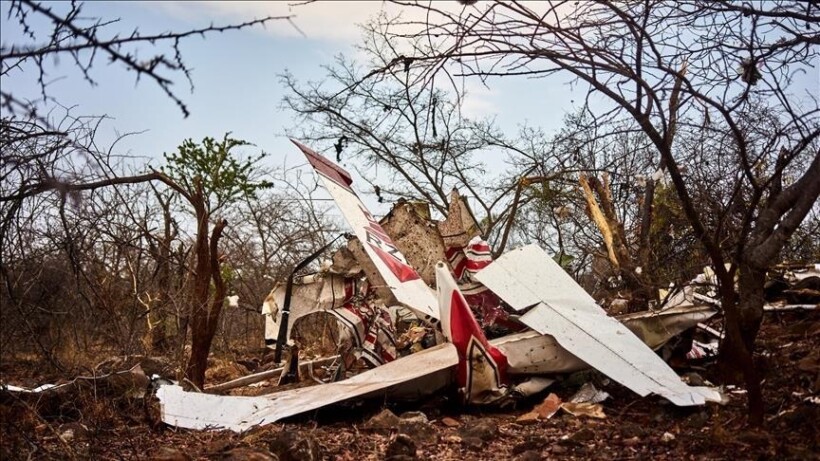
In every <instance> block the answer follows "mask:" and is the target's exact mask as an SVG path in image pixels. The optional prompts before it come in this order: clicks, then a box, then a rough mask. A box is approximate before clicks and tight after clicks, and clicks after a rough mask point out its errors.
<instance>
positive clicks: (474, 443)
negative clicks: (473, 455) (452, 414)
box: [461, 437, 484, 450]
mask: <svg viewBox="0 0 820 461" xmlns="http://www.w3.org/2000/svg"><path fill="white" fill-rule="evenodd" d="M461 443H463V444H464V446H465V447H467V448H470V449H472V450H480V449H482V448H484V441H483V440H481V439H479V438H478V437H464V438H463V439H462V440H461Z"/></svg>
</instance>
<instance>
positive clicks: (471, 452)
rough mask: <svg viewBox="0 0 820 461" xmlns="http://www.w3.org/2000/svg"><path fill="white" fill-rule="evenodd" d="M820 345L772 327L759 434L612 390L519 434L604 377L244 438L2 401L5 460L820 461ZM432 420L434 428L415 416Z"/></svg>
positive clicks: (9, 371) (12, 372) (816, 331)
mask: <svg viewBox="0 0 820 461" xmlns="http://www.w3.org/2000/svg"><path fill="white" fill-rule="evenodd" d="M819 346H820V312H817V311H811V312H806V311H804V312H789V313H777V314H767V317H766V319H765V322H764V325H763V329H762V332H761V336H760V340H759V343H758V350H757V351H756V359H757V360H758V362H759V364H760V368H761V370H762V372H763V375H764V377H765V381H764V392H765V398H766V403H767V409H766V422H765V425H764V427H763V428H761V429H752V428H749V427H748V426H747V424H746V417H745V398H744V395H743V393H742V390H736V391H735V392H729V395H730V397H731V399H730V401H729V402H728V403H727V404H725V405H718V404H709V405H707V406H705V407H695V408H678V407H675V406H673V405H671V404H668V403H666V402H665V401H664V400H662V399H660V398H656V397H648V398H639V397H638V396H636V395H634V394H632V393H631V392H629V391H628V390H626V389H624V388H621V387H620V386H618V385H616V384H612V383H609V384H607V385H605V386H604V388H605V389H606V390H607V391H608V392H609V393H610V394H612V398H610V399H609V400H606V401H605V402H603V403H602V405H603V409H604V412H605V414H606V417H605V418H604V419H592V418H587V417H576V416H572V415H570V414H568V413H566V412H562V411H559V412H558V413H557V414H555V416H553V417H552V418H550V419H546V420H539V421H534V422H530V423H523V422H519V421H518V419H519V418H520V417H521V416H522V415H523V414H525V413H527V412H529V411H530V410H531V409H532V408H533V407H534V406H535V405H537V404H538V403H540V402H541V401H542V400H543V399H544V397H545V395H546V393H549V392H554V393H555V394H557V395H558V396H559V397H561V398H562V399H567V398H568V397H570V396H571V395H572V394H573V393H574V392H575V391H576V390H577V389H578V387H579V386H580V384H582V382H583V380H584V379H593V380H596V381H597V382H598V384H601V383H602V382H604V383H605V382H606V380H604V379H602V378H601V377H599V376H594V375H592V374H586V375H580V377H579V376H574V377H572V379H567V380H565V381H563V382H562V383H560V384H558V385H555V386H553V387H552V388H550V389H548V390H547V391H546V393H545V394H542V395H540V396H537V397H536V398H533V399H531V400H529V401H524V402H520V403H519V404H518V405H517V406H516V407H515V408H509V409H505V410H503V411H500V410H499V411H483V410H480V409H474V408H473V409H465V408H463V407H460V406H459V405H457V404H456V403H454V401H453V400H454V399H453V398H452V397H450V396H438V397H436V398H433V399H431V400H429V401H426V402H419V403H415V404H403V405H399V406H396V405H393V406H391V405H387V406H385V405H384V404H383V402H381V403H380V402H367V403H364V404H359V405H353V406H340V407H335V408H329V409H324V410H322V411H320V412H317V413H312V414H308V415H303V416H301V417H299V418H295V419H293V420H291V421H288V422H285V423H281V424H272V425H268V426H264V427H261V428H257V429H255V430H252V431H250V432H248V433H245V434H235V433H232V432H228V431H219V432H214V431H212V432H205V431H189V430H178V429H174V428H171V427H167V426H164V425H163V424H161V423H158V422H157V421H158V419H157V418H158V417H157V412H158V409H157V407H156V404H155V403H147V402H145V401H143V400H142V399H131V398H127V397H115V396H110V395H100V393H99V392H94V391H93V390H89V391H84V392H83V393H82V395H79V396H77V397H76V398H75V399H74V401H71V402H46V401H40V402H37V401H34V402H33V401H23V400H20V399H17V398H15V397H13V396H10V395H9V393H6V392H3V393H2V394H0V437H2V441H0V458H2V459H3V460H6V459H9V460H12V459H105V460H108V459H111V460H116V459H155V460H169V461H170V460H193V459H221V460H241V459H248V460H275V459H279V460H283V461H284V460H310V459H334V460H381V459H393V460H410V459H429V460H462V459H471V460H501V459H521V460H537V459H607V460H615V459H660V460H664V459H675V460H689V459H698V460H699V459H715V460H720V459H733V460H745V459H778V460H780V459H795V460H797V459H799V460H808V459H820V450H818V430H817V429H818V423H819V422H820V414H818V413H819V412H818V408H820V405H819V404H818V403H819V402H818V399H819V398H820V347H819ZM38 370H39V368H38V363H37V362H36V361H34V360H28V361H26V360H14V361H12V360H8V358H3V360H2V362H0V379H2V381H3V382H7V383H14V384H26V385H28V384H31V383H33V382H36V380H37V379H44V378H46V377H47V376H43V374H42V373H40V372H39V371H38ZM679 371H680V372H681V373H686V372H693V371H694V372H695V373H697V374H698V376H701V377H703V378H705V379H707V380H713V379H715V376H716V372H717V370H716V369H715V366H714V365H713V364H712V365H710V364H706V365H705V366H703V367H701V368H695V369H691V368H690V369H689V370H679ZM52 378H53V376H52ZM696 378H697V377H695V379H696ZM40 382H42V381H40ZM385 408H387V409H389V410H391V412H392V413H394V414H396V415H399V417H400V419H399V424H398V425H388V426H389V427H379V424H378V421H379V418H380V417H381V416H384V414H380V412H381V411H382V410H383V409H385ZM419 411H420V412H422V413H423V416H422V415H419V414H418V413H413V412H419ZM408 412H410V413H408ZM377 415H378V416H377ZM424 419H427V420H428V421H427V422H425V421H424Z"/></svg>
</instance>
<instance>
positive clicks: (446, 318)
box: [436, 262, 507, 403]
mask: <svg viewBox="0 0 820 461" xmlns="http://www.w3.org/2000/svg"><path fill="white" fill-rule="evenodd" d="M436 286H437V289H438V302H439V309H440V310H441V331H442V333H443V334H444V336H445V337H446V338H447V340H448V341H450V342H451V343H453V345H455V346H456V350H457V351H458V358H459V362H458V377H457V378H458V385H459V388H460V389H461V391H462V393H463V395H464V398H465V400H466V401H467V402H469V403H489V402H491V401H493V400H496V399H498V398H500V397H502V396H503V395H504V394H505V384H506V383H507V357H506V356H505V355H504V353H502V352H501V351H500V350H498V349H497V348H495V347H494V346H492V345H490V343H489V341H487V337H486V336H484V331H483V330H482V329H481V327H480V326H479V324H478V321H476V319H475V317H474V316H473V312H472V311H471V310H470V306H469V305H468V304H467V301H466V300H465V299H464V296H463V295H462V294H461V291H459V289H458V285H457V284H456V281H455V279H453V276H452V274H450V269H448V268H447V266H446V265H445V264H444V263H442V262H439V263H438V264H437V265H436Z"/></svg>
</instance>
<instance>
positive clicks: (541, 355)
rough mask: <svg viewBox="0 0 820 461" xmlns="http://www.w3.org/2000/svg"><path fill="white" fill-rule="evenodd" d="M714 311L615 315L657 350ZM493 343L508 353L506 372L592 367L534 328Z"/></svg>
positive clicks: (700, 308)
mask: <svg viewBox="0 0 820 461" xmlns="http://www.w3.org/2000/svg"><path fill="white" fill-rule="evenodd" d="M715 313H716V311H715V310H714V309H713V308H711V307H709V306H698V307H692V308H690V307H681V308H672V309H666V310H663V311H658V312H655V311H646V312H636V313H634V314H625V315H619V316H616V317H615V318H616V319H617V320H618V321H620V322H622V323H623V324H624V325H626V327H627V328H629V329H630V330H631V331H632V332H633V333H635V335H636V336H638V338H640V339H641V340H642V341H643V342H644V343H646V345H647V346H649V347H650V348H652V349H658V348H660V347H661V346H663V345H664V344H666V343H667V342H668V341H669V340H670V339H672V338H673V337H675V336H677V335H679V334H681V333H682V332H684V331H686V330H688V329H690V328H693V327H696V326H698V325H699V323H700V322H702V321H704V320H706V319H708V318H710V317H712V316H713V315H715ZM490 344H492V345H494V346H496V347H497V348H499V349H500V350H501V352H503V353H504V355H506V356H507V364H508V369H507V371H508V372H509V373H510V374H513V375H532V374H549V373H572V372H575V371H580V370H583V369H586V368H589V365H587V363H586V362H584V361H583V360H581V359H579V358H578V357H576V356H575V355H573V354H572V353H570V352H569V351H567V350H566V349H564V348H563V347H561V345H560V344H558V341H556V340H555V338H553V337H552V336H549V335H543V334H541V333H538V332H536V331H532V330H528V331H525V332H521V333H516V334H512V335H507V336H503V337H501V338H496V339H492V340H490Z"/></svg>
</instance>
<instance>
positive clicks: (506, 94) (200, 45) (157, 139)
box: [0, 0, 820, 213]
mask: <svg viewBox="0 0 820 461" xmlns="http://www.w3.org/2000/svg"><path fill="white" fill-rule="evenodd" d="M294 1H295V0H294ZM3 5H4V8H2V11H3V13H4V14H3V17H2V19H0V25H2V28H0V39H2V42H3V44H4V45H8V44H9V43H16V42H18V41H19V34H20V31H19V29H18V28H16V27H13V26H14V24H9V23H8V19H7V17H6V15H5V13H6V8H5V6H6V5H8V3H5V2H4V4H3ZM51 5H52V6H53V7H55V8H59V7H60V6H59V5H56V4H53V3H52V4H51ZM437 6H439V7H442V8H444V7H446V8H461V6H460V5H459V4H458V3H457V2H455V1H447V2H441V3H439V4H437ZM63 7H64V4H63ZM83 8H84V10H83V11H84V15H85V16H88V17H101V18H108V19H114V18H119V22H118V23H117V24H114V25H113V26H112V27H111V29H112V30H117V31H120V32H125V33H127V32H129V31H131V30H132V29H134V28H138V29H139V30H140V32H141V33H143V34H148V33H158V32H165V31H181V30H186V29H191V28H198V27H204V26H207V25H209V24H211V23H214V24H225V23H236V22H242V21H247V20H250V19H253V18H256V17H262V16H267V15H275V16H279V15H282V16H286V15H291V16H292V21H293V24H291V23H289V22H287V21H275V22H272V23H269V24H268V25H267V26H266V27H264V28H261V27H259V28H253V29H245V30H241V31H232V32H226V33H223V34H213V35H209V36H208V37H206V38H200V37H192V38H190V39H187V40H185V41H184V42H183V43H182V45H181V50H182V53H183V55H184V60H185V62H186V63H187V65H188V66H189V67H190V68H191V69H192V70H193V74H192V77H193V83H194V91H193V92H190V91H189V88H188V86H187V82H186V81H185V80H184V79H183V78H177V79H176V84H175V88H176V92H177V95H178V96H180V97H181V99H182V100H183V101H184V103H185V104H186V105H187V106H188V108H189V110H190V112H191V115H190V116H189V117H187V118H185V117H184V116H183V113H182V112H181V111H180V110H179V108H178V107H177V106H176V105H175V103H174V102H173V101H172V100H171V99H169V98H168V97H167V96H166V95H165V94H164V93H163V92H162V90H161V89H160V88H159V87H158V86H157V85H156V84H154V83H153V82H151V81H147V80H143V81H140V82H135V79H134V75H133V74H130V73H128V72H125V71H124V70H122V68H121V67H119V66H117V65H109V64H108V63H106V62H105V61H104V60H99V61H98V62H97V65H95V66H94V68H93V69H92V72H91V76H92V77H93V78H94V79H95V80H96V81H97V82H98V84H97V85H94V86H92V85H90V84H89V83H88V82H86V81H85V80H84V79H83V78H82V75H80V74H79V72H78V71H77V69H76V67H75V66H74V65H73V64H72V63H70V62H68V61H65V62H54V63H51V64H52V65H50V66H49V76H48V78H49V79H51V83H50V85H49V87H48V91H49V95H50V96H52V97H53V98H55V99H56V100H57V101H59V102H60V103H61V104H62V105H64V106H69V107H72V113H73V114H74V115H103V114H106V115H107V116H108V117H110V119H109V120H108V121H107V122H106V123H105V124H103V126H102V128H101V131H100V132H99V135H98V141H99V144H100V145H101V146H106V145H109V144H111V143H112V142H113V141H114V140H115V139H117V138H118V137H119V135H121V134H124V133H137V134H133V135H130V136H128V137H126V138H124V139H122V140H121V141H120V142H118V143H117V145H116V148H115V152H116V153H117V154H119V155H123V156H125V158H129V159H131V160H132V161H133V162H134V163H135V164H137V165H139V164H142V163H144V162H145V161H150V162H151V163H152V164H154V165H156V164H159V163H161V159H162V153H163V152H171V151H173V150H175V149H176V146H178V145H179V144H180V143H181V142H182V141H183V140H185V139H188V138H192V139H194V140H195V141H199V140H201V139H202V138H203V137H205V136H212V137H217V138H220V137H221V136H222V135H223V134H224V133H226V132H231V133H232V136H233V137H235V138H239V139H244V140H247V141H249V142H251V143H253V144H255V145H256V146H257V147H258V148H259V149H261V150H263V151H265V152H267V153H268V154H269V157H268V159H267V160H266V161H268V162H269V163H270V165H271V166H279V165H285V164H286V165H288V166H294V165H304V164H305V161H304V159H303V157H302V156H301V154H300V153H299V151H298V150H297V149H296V148H295V147H294V146H293V145H292V144H291V143H290V142H289V141H288V139H287V136H286V135H285V132H286V130H287V129H288V128H290V127H293V124H294V123H293V114H291V113H289V112H288V111H287V110H286V109H284V108H283V107H282V106H281V101H282V98H283V96H284V94H285V90H284V88H283V87H282V85H281V84H280V82H279V75H281V74H282V73H283V72H285V71H288V72H290V73H292V74H293V75H294V76H295V77H296V79H297V80H298V81H299V82H307V81H316V80H320V79H322V78H323V76H324V70H323V69H322V66H323V65H328V64H331V62H332V59H333V57H334V56H335V55H337V54H339V53H343V54H346V55H353V54H354V53H355V51H354V45H355V44H356V42H357V40H358V39H359V36H360V35H359V34H360V31H359V28H358V26H357V24H360V23H362V22H364V21H365V20H367V19H368V18H369V17H372V16H374V15H376V14H378V13H379V12H380V11H381V10H386V12H388V13H390V14H395V13H399V12H402V14H404V15H405V17H407V15H411V16H410V17H412V15H413V14H416V15H418V14H419V12H418V11H417V10H416V9H410V10H407V9H402V7H400V6H397V5H394V4H389V3H384V2H380V1H363V2H361V1H360V2H353V1H333V2H325V1H322V2H314V3H308V4H305V5H299V6H292V4H291V2H287V1H279V2H261V1H260V2H200V1H181V2H180V1H162V2H160V1H154V2H147V1H146V2H138V1H131V2H102V1H94V2H88V3H86V4H84V6H83ZM294 25H295V27H294ZM146 51H147V50H146ZM815 71H816V69H815ZM177 77H181V76H177ZM810 80H811V78H810ZM818 80H820V79H818ZM2 83H3V85H4V88H5V89H9V88H10V89H12V92H13V93H14V94H15V95H18V96H24V97H29V98H36V97H37V96H38V92H39V89H38V86H37V82H36V76H35V75H33V74H31V73H12V74H11V75H10V76H9V77H8V78H5V77H4V79H3V82H2ZM813 84H815V85H818V86H820V83H818V82H814V83H813ZM467 88H468V95H467V97H466V100H465V103H464V106H463V109H462V113H463V114H464V115H466V116H467V117H471V118H481V117H492V118H493V119H494V120H495V121H496V123H497V124H498V126H500V127H501V128H502V129H504V130H505V131H507V132H514V131H515V130H516V129H517V127H518V126H520V125H522V124H529V125H531V126H536V127H541V128H543V129H544V130H545V131H546V132H547V133H549V132H553V131H556V130H558V129H559V128H560V126H561V122H562V119H563V117H564V115H565V114H566V113H567V112H569V111H572V110H574V107H575V103H574V101H573V92H572V91H571V87H569V86H567V85H565V84H561V83H558V82H556V81H555V80H526V79H521V78H516V79H512V78H511V79H497V80H495V81H493V82H491V88H486V87H483V86H481V85H479V84H477V82H476V81H474V80H473V81H468V86H467ZM311 147H313V148H314V149H316V150H318V151H319V152H332V146H330V145H320V146H311ZM354 187H355V183H354ZM360 190H362V189H361V188H360ZM365 200H366V202H367V203H368V204H369V205H371V204H372V205H373V206H374V207H376V208H378V207H379V206H378V205H377V204H376V201H375V200H367V198H366V197H365ZM386 207H387V205H382V206H381V209H376V210H375V211H376V212H377V213H383V212H386V211H387V209H386Z"/></svg>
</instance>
